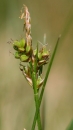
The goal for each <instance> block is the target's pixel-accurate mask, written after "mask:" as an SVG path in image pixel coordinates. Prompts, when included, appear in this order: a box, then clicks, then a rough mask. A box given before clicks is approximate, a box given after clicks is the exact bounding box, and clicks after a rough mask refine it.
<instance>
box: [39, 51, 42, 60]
mask: <svg viewBox="0 0 73 130" xmlns="http://www.w3.org/2000/svg"><path fill="white" fill-rule="evenodd" d="M41 58H42V54H41V53H40V52H39V53H38V59H39V60H41Z"/></svg>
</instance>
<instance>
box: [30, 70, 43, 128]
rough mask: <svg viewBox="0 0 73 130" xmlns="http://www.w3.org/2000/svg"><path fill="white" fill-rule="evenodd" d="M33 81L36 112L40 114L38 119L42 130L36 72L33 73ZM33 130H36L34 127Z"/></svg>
mask: <svg viewBox="0 0 73 130" xmlns="http://www.w3.org/2000/svg"><path fill="white" fill-rule="evenodd" d="M32 81H33V90H34V99H35V105H36V112H38V117H37V124H38V130H42V128H41V120H40V108H39V95H38V90H37V82H36V81H37V80H36V74H35V72H33V73H32ZM32 130H34V126H33V127H32Z"/></svg>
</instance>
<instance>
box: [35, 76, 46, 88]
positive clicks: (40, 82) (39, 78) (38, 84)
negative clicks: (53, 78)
mask: <svg viewBox="0 0 73 130" xmlns="http://www.w3.org/2000/svg"><path fill="white" fill-rule="evenodd" d="M43 81H44V80H43V79H42V78H41V77H40V76H38V79H37V86H38V88H39V87H41V85H42V84H43Z"/></svg>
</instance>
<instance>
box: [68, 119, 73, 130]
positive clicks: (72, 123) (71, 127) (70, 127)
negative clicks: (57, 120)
mask: <svg viewBox="0 0 73 130" xmlns="http://www.w3.org/2000/svg"><path fill="white" fill-rule="evenodd" d="M66 130H73V119H72V120H71V122H70V124H69V126H68V127H67V129H66Z"/></svg>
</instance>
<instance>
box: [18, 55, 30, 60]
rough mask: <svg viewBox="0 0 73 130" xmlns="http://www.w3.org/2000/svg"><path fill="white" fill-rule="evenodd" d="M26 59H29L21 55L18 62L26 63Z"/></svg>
mask: <svg viewBox="0 0 73 130" xmlns="http://www.w3.org/2000/svg"><path fill="white" fill-rule="evenodd" d="M28 59H29V56H27V55H21V57H20V60H21V61H22V62H26V61H28Z"/></svg>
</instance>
